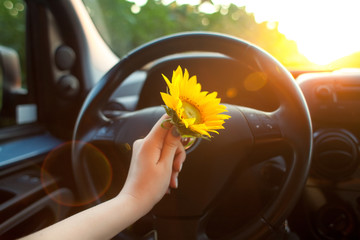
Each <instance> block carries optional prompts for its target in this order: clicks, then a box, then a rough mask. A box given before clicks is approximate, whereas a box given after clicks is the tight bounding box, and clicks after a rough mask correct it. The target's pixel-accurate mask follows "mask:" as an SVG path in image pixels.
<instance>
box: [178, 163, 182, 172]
mask: <svg viewBox="0 0 360 240" xmlns="http://www.w3.org/2000/svg"><path fill="white" fill-rule="evenodd" d="M181 169H182V164H181V165H180V167H179V172H181Z"/></svg>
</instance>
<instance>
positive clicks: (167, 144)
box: [158, 126, 183, 171]
mask: <svg viewBox="0 0 360 240" xmlns="http://www.w3.org/2000/svg"><path fill="white" fill-rule="evenodd" d="M174 129H175V127H174V126H173V127H171V129H169V130H168V132H167V135H166V137H165V140H164V142H163V146H162V148H161V155H160V159H159V162H158V163H163V164H165V166H166V167H167V168H168V169H169V170H170V171H171V169H172V166H173V161H174V159H175V157H176V156H175V154H176V153H179V148H183V147H182V146H181V142H180V136H174V134H173V130H174ZM180 152H181V150H180Z"/></svg>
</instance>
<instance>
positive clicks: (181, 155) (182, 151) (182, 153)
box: [173, 142, 186, 172]
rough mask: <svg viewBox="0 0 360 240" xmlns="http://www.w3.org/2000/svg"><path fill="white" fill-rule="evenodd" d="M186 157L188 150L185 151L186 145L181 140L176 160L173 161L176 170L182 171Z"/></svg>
mask: <svg viewBox="0 0 360 240" xmlns="http://www.w3.org/2000/svg"><path fill="white" fill-rule="evenodd" d="M185 158H186V152H185V149H184V146H183V145H182V143H181V142H179V146H178V148H177V150H176V153H175V158H174V162H173V171H175V172H180V171H181V168H182V165H183V163H184V161H185Z"/></svg>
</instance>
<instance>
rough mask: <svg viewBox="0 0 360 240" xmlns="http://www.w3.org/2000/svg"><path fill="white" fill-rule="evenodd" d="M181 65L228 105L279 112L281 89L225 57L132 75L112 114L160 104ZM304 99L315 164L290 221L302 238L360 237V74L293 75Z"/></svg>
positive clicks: (180, 60) (197, 58)
mask: <svg viewBox="0 0 360 240" xmlns="http://www.w3.org/2000/svg"><path fill="white" fill-rule="evenodd" d="M177 65H181V66H182V67H183V68H187V69H188V71H189V73H190V76H192V75H196V76H197V80H198V82H199V83H201V85H202V88H203V89H204V90H208V91H209V92H211V91H217V92H218V96H219V97H220V98H221V99H222V102H223V103H227V104H234V105H239V106H245V107H251V108H255V109H259V110H262V111H268V112H271V111H274V110H275V109H277V107H278V106H279V103H278V99H277V97H276V92H274V91H273V90H272V89H271V88H270V87H269V86H268V85H267V84H266V83H267V80H268V79H267V76H266V75H264V74H262V73H261V72H260V71H258V69H252V68H250V67H249V66H247V65H246V64H244V63H242V64H240V63H238V62H236V61H234V60H232V59H230V58H228V57H225V56H222V55H214V54H211V55H206V54H204V55H199V54H196V55H191V54H188V55H181V56H171V57H168V58H166V59H161V60H159V61H157V62H153V63H151V64H149V65H148V66H145V67H144V69H142V70H140V71H138V72H136V73H134V74H133V75H131V76H130V77H129V78H128V79H126V80H125V81H124V83H123V84H122V85H121V86H120V87H119V89H118V90H117V91H115V93H114V95H113V96H112V98H111V101H110V103H109V105H108V110H114V109H117V110H121V111H123V110H136V109H142V108H146V107H150V106H158V105H162V104H163V102H162V100H161V97H160V92H166V84H165V81H164V80H163V78H162V76H161V74H164V75H165V76H168V77H169V78H170V76H171V75H172V73H171V72H170V71H169V69H175V68H176V67H177ZM296 81H297V82H298V84H299V86H300V89H301V90H302V92H303V94H304V97H305V99H306V101H307V104H308V107H309V111H310V115H311V118H312V124H313V131H314V146H313V159H312V165H311V169H310V173H309V177H308V180H307V183H306V187H305V189H304V191H303V194H302V197H301V199H300V201H299V202H298V204H297V206H296V207H295V210H294V211H293V213H292V214H291V216H290V218H289V226H290V228H291V230H292V231H294V232H295V233H296V234H297V235H298V236H299V237H300V239H354V238H356V239H357V238H359V237H360V233H359V232H358V230H357V226H358V224H359V222H360V192H359V191H360V167H359V161H360V144H359V139H360V124H359V123H360V72H356V71H350V72H345V71H338V72H318V73H305V74H300V75H299V76H297V77H296Z"/></svg>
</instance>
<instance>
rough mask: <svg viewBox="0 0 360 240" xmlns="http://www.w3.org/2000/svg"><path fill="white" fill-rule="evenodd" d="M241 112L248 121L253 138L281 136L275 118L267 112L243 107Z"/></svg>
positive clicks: (261, 138) (262, 138)
mask: <svg viewBox="0 0 360 240" xmlns="http://www.w3.org/2000/svg"><path fill="white" fill-rule="evenodd" d="M242 112H243V113H244V115H245V118H246V119H247V121H248V124H249V126H250V129H251V131H252V133H253V135H254V137H255V140H264V139H273V138H279V137H281V132H280V128H279V127H278V125H277V123H276V121H275V119H273V118H272V117H271V116H269V115H268V114H266V113H264V112H261V111H257V110H253V109H243V110H242Z"/></svg>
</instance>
